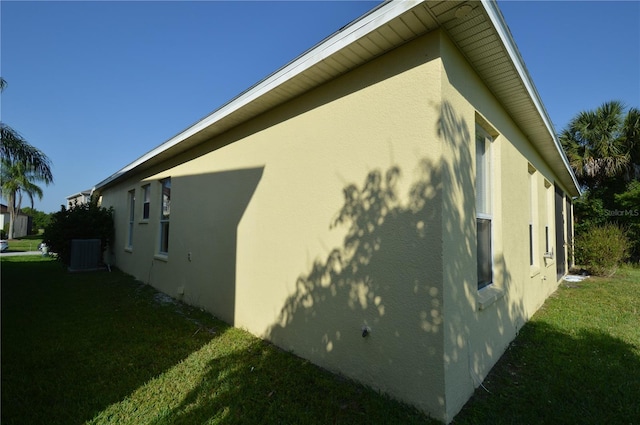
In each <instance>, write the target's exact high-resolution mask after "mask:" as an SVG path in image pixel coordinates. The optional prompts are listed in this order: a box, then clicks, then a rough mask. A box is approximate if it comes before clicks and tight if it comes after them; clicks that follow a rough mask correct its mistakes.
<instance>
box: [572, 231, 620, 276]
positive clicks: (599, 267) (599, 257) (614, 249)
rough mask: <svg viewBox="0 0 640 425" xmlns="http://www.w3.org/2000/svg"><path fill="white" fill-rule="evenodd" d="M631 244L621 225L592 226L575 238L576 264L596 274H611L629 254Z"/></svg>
mask: <svg viewBox="0 0 640 425" xmlns="http://www.w3.org/2000/svg"><path fill="white" fill-rule="evenodd" d="M630 246H631V244H630V243H629V239H628V238H627V236H626V234H625V231H624V229H623V228H622V227H620V226H618V225H616V224H613V223H606V224H603V225H600V226H593V227H592V228H590V229H589V230H588V231H584V232H582V233H581V234H580V235H578V236H576V239H575V261H576V264H578V265H580V266H582V267H585V268H586V269H587V270H588V271H589V273H591V274H593V275H598V276H612V275H613V274H614V273H615V272H616V270H618V267H619V266H620V264H622V263H623V262H624V261H625V260H626V259H627V258H628V255H629V248H630Z"/></svg>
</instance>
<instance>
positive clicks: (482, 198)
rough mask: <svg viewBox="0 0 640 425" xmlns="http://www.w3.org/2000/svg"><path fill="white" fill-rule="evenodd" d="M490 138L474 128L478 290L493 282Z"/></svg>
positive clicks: (478, 128) (477, 128) (482, 131)
mask: <svg viewBox="0 0 640 425" xmlns="http://www.w3.org/2000/svg"><path fill="white" fill-rule="evenodd" d="M491 141H492V139H491V136H489V135H488V134H487V133H486V132H485V131H484V130H483V129H481V128H480V127H476V236H477V257H478V289H480V288H483V287H485V286H487V285H489V284H490V283H491V282H492V281H493V254H492V246H491V245H492V234H491V233H492V230H491V219H492V215H491V214H492V208H491V196H492V195H491V189H492V187H491V186H492V184H491Z"/></svg>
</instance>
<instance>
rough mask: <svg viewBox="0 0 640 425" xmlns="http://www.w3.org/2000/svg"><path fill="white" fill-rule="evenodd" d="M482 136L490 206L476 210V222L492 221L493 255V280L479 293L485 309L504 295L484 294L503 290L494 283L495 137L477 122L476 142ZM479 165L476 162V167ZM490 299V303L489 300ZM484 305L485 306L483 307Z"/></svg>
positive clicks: (481, 303) (481, 304) (491, 254)
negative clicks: (485, 155) (485, 148)
mask: <svg viewBox="0 0 640 425" xmlns="http://www.w3.org/2000/svg"><path fill="white" fill-rule="evenodd" d="M479 136H482V137H483V138H484V140H485V143H486V144H487V150H486V152H487V158H488V164H487V167H486V168H487V176H486V178H487V182H488V183H489V196H488V197H489V200H488V208H489V213H488V214H487V213H480V212H478V211H476V223H477V219H484V220H490V221H491V235H490V238H491V253H490V257H491V282H489V283H487V284H485V285H483V286H482V287H480V288H477V289H478V294H479V295H480V299H479V302H480V304H479V308H480V309H483V308H485V307H486V306H487V305H490V304H492V303H493V302H495V301H496V300H497V299H500V298H502V296H498V297H494V296H493V295H491V296H489V297H485V296H484V295H487V294H489V293H491V294H493V293H494V292H496V291H498V292H500V291H502V290H501V289H499V288H495V285H494V281H495V276H494V270H495V259H494V250H495V226H494V219H493V213H494V202H495V201H494V195H493V192H494V186H495V184H494V181H493V172H492V171H491V170H492V165H493V141H494V138H493V137H492V136H491V135H490V134H489V133H488V132H487V131H486V130H485V129H484V128H482V127H481V126H479V125H477V124H476V137H475V143H477V141H478V137H479ZM477 166H478V165H477V164H476V167H477ZM476 196H477V189H476ZM476 237H477V228H476ZM476 255H477V253H476ZM477 285H478V282H476V287H477ZM490 288H495V289H490ZM484 298H487V300H485V302H482V299H484ZM486 301H488V304H487V302H486ZM483 306H484V307H483Z"/></svg>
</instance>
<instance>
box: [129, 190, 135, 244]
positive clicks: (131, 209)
mask: <svg viewBox="0 0 640 425" xmlns="http://www.w3.org/2000/svg"><path fill="white" fill-rule="evenodd" d="M135 211H136V192H135V190H130V191H129V232H128V235H127V248H129V249H131V248H133V222H134V219H135Z"/></svg>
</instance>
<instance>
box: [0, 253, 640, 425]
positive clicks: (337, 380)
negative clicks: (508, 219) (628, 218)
mask: <svg viewBox="0 0 640 425" xmlns="http://www.w3.org/2000/svg"><path fill="white" fill-rule="evenodd" d="M639 325H640V269H632V268H624V269H622V270H621V271H620V272H618V274H617V275H616V277H615V278H613V279H600V278H591V279H588V280H586V281H584V282H582V283H579V284H570V285H561V286H560V288H559V289H558V291H557V292H556V293H555V294H554V295H553V296H552V297H551V298H550V299H549V300H548V301H547V303H546V304H545V305H544V306H543V308H542V309H541V310H540V311H539V312H538V313H537V314H536V315H535V316H534V318H533V319H532V320H531V321H530V322H529V323H528V324H527V325H525V326H524V327H523V329H522V330H521V332H520V334H519V335H518V337H517V338H516V340H515V341H514V342H513V344H511V346H510V347H509V348H508V349H507V351H506V353H505V355H504V356H503V357H502V359H501V360H500V361H499V362H498V364H497V365H496V366H495V367H494V369H493V370H492V372H491V373H490V374H489V376H488V377H487V379H486V380H485V382H484V386H485V387H486V389H487V390H488V391H489V392H487V391H485V390H484V389H482V388H480V389H478V390H477V391H476V393H475V395H474V396H473V397H472V399H471V400H470V401H469V402H468V403H467V405H466V406H465V407H464V409H463V410H462V412H461V413H460V414H459V415H458V416H457V417H456V418H455V421H454V423H455V424H457V425H459V424H485V423H491V424H548V423H554V424H574V423H582V424H590V423H591V424H602V423H610V424H614V423H615V424H636V423H640V403H638V400H640V378H639V377H640V326H639ZM1 421H2V423H3V424H7V425H11V424H27V423H28V424H45V423H46V424H77V423H89V424H195V423H207V424H225V425H226V424H241V423H242V424H246V423H249V424H253V423H264V424H271V423H276V424H288V423H295V424H331V423H345V424H346V423H348V424H352V423H353V424H365V423H366V424H375V423H380V424H412V423H414V424H417V423H421V424H435V423H437V422H435V421H432V420H430V419H429V418H427V417H425V416H424V415H422V414H420V413H419V412H417V411H416V410H415V409H412V408H411V407H407V406H405V405H403V404H400V403H397V402H395V401H393V400H390V399H389V398H387V397H385V396H382V395H380V394H378V393H377V392H375V391H372V390H370V389H368V388H365V387H363V386H360V385H357V384H355V383H353V382H351V381H349V380H347V379H343V378H341V377H337V376H334V375H331V374H329V373H328V372H326V371H324V370H322V369H320V368H318V367H316V366H314V365H312V364H310V363H309V362H307V361H305V360H302V359H300V358H298V357H295V356H293V355H291V354H289V353H286V352H283V351H281V350H279V349H277V348H276V347H274V346H272V345H270V344H268V343H265V342H263V341H260V340H258V339H256V338H254V337H252V336H251V335H249V334H248V333H246V332H244V331H242V330H239V329H234V328H231V327H229V326H228V325H226V324H224V323H223V322H220V321H217V320H216V319H214V318H213V317H211V316H210V315H208V314H206V313H203V312H201V311H199V310H197V309H193V308H190V307H188V306H186V305H183V304H179V303H174V302H172V301H171V300H170V299H169V298H167V297H164V296H162V295H161V294H159V293H157V292H156V291H154V290H153V289H152V288H151V287H149V286H146V285H143V284H140V283H139V282H136V281H134V280H133V279H132V278H131V277H129V276H127V275H124V274H122V273H120V272H117V271H114V272H112V273H108V272H99V273H91V274H68V273H66V272H64V270H63V269H62V268H61V267H60V266H59V265H58V264H57V263H56V262H54V261H52V260H50V259H47V258H43V257H24V256H23V257H5V258H3V259H2V418H1Z"/></svg>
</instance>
